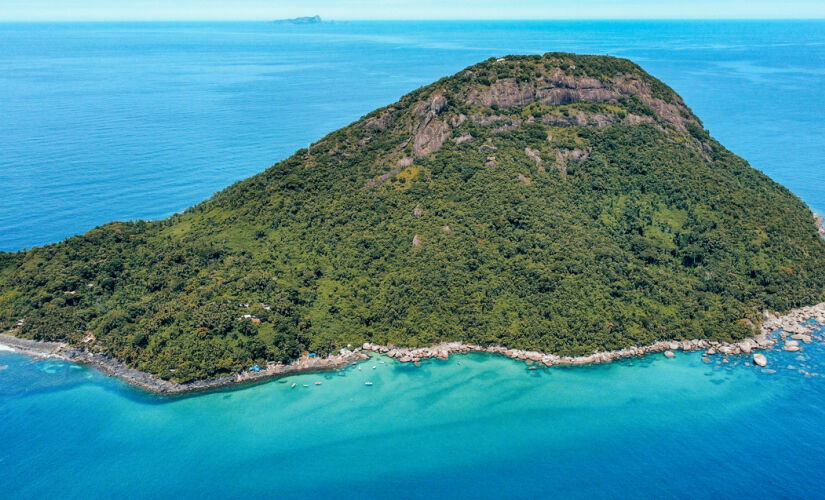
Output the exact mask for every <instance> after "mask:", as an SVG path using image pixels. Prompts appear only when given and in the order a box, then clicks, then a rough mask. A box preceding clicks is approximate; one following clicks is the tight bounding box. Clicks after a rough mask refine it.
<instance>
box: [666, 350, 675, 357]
mask: <svg viewBox="0 0 825 500" xmlns="http://www.w3.org/2000/svg"><path fill="white" fill-rule="evenodd" d="M674 356H676V355H675V354H673V351H665V357H666V358H672V357H674Z"/></svg>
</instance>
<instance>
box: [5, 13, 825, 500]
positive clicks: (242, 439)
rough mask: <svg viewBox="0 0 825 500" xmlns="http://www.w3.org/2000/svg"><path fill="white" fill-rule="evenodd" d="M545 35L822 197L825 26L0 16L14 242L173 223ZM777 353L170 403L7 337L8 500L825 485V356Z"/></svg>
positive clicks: (496, 366)
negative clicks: (631, 75) (301, 153)
mask: <svg viewBox="0 0 825 500" xmlns="http://www.w3.org/2000/svg"><path fill="white" fill-rule="evenodd" d="M548 51H572V52H583V53H593V54H611V55H616V56H621V57H628V58H631V59H633V60H634V61H636V62H638V63H639V64H640V65H642V67H644V68H645V69H646V70H647V71H649V72H650V73H651V74H653V75H654V76H656V77H658V78H660V79H662V80H663V81H664V82H665V83H667V84H668V85H670V86H671V87H673V88H674V89H675V90H676V91H677V92H678V93H679V94H681V95H682V97H683V98H684V99H685V101H686V102H687V104H688V105H689V106H690V107H691V108H692V109H693V110H694V112H695V113H696V114H697V115H698V116H699V117H700V118H702V119H703V121H704V123H705V126H706V127H707V128H708V129H709V130H710V132H711V134H712V135H713V136H714V137H716V138H717V139H719V140H720V142H722V143H723V144H724V145H725V146H727V147H728V148H729V149H731V150H732V151H733V152H735V153H737V154H739V155H740V156H742V157H744V158H745V159H747V160H748V161H749V162H750V163H751V164H752V165H753V166H754V167H756V168H758V169H760V170H762V171H763V172H765V173H766V174H768V175H769V176H771V177H772V178H773V179H775V180H776V181H778V182H780V183H781V184H783V185H785V186H787V187H788V188H789V189H790V190H791V191H792V192H794V193H795V194H796V195H798V196H799V197H800V198H801V199H802V200H804V201H805V202H806V203H808V205H809V206H811V207H812V209H814V210H815V211H818V212H820V213H825V169H823V168H822V166H823V164H825V99H823V98H822V96H823V95H825V22H822V21H816V22H814V21H811V22H804V21H793V22H791V21H783V22H758V21H748V22H744V21H742V22H740V21H736V22H733V21H713V22H472V23H471V22H338V23H331V24H322V25H307V26H289V25H274V24H270V23H134V24H128V23H115V24H105V23H96V24H80V23H64V24H0V96H2V99H0V189H2V196H0V250H2V251H16V250H20V249H24V248H31V247H32V246H37V245H43V244H47V243H50V242H55V241H59V240H61V239H63V238H65V237H68V236H70V235H72V234H76V233H81V232H84V231H86V230H88V229H91V228H92V227H95V226H96V225H99V224H102V223H105V222H107V221H110V220H132V219H138V218H144V219H157V218H162V217H165V216H168V215H170V214H172V213H175V212H178V211H181V210H183V209H185V208H186V207H188V206H191V205H192V204H194V203H197V202H198V201H200V200H203V199H205V198H207V197H209V196H210V195H211V194H212V193H214V192H216V191H219V190H220V189H222V188H223V187H226V186H228V185H230V184H231V183H233V182H235V181H237V180H240V179H242V178H244V177H246V176H249V175H251V174H254V173H256V172H259V171H261V170H263V169H264V168H266V167H268V166H269V165H271V164H273V163H275V162H277V161H279V160H281V159H284V158H286V157H288V156H289V155H290V154H291V153H292V152H294V151H295V150H296V149H298V148H301V147H305V146H306V145H308V144H309V143H311V142H314V141H316V140H317V139H319V138H320V137H322V136H323V135H324V134H326V133H328V132H331V131H333V130H335V129H337V128H339V127H341V126H343V125H346V124H347V123H350V122H352V121H354V120H356V119H358V118H359V117H360V116H362V115H364V114H366V113H367V112H369V111H371V110H372V109H374V108H377V107H380V106H384V105H387V104H390V103H392V102H395V101H396V100H397V99H398V98H399V97H400V96H402V95H403V94H405V93H407V92H409V91H411V90H413V89H415V88H417V87H419V86H421V85H424V84H427V83H430V82H432V81H434V80H436V79H438V78H440V77H442V76H445V75H449V74H453V73H455V72H457V71H459V70H461V69H462V68H464V67H466V66H469V65H471V64H473V63H476V62H478V61H480V60H483V59H486V58H489V57H498V56H503V55H507V54H517V53H518V54H525V53H543V52H548ZM768 358H769V363H770V365H769V368H770V369H769V370H761V369H756V368H754V367H752V366H745V365H744V361H745V360H744V358H731V360H730V363H728V364H723V363H722V362H721V359H714V360H713V363H711V364H705V363H703V362H702V361H701V359H700V355H699V354H698V353H693V354H683V353H678V354H677V357H676V358H675V359H672V360H669V359H666V358H664V357H663V356H661V355H653V356H649V357H647V358H644V359H636V360H633V361H622V362H618V363H614V364H611V365H609V366H592V367H579V368H550V369H539V370H535V371H529V370H527V367H526V366H525V365H524V364H522V363H518V362H515V361H512V360H508V359H504V358H498V357H494V356H487V355H481V354H474V355H468V356H458V357H453V358H452V359H451V360H449V361H438V360H431V361H426V362H422V366H421V367H419V368H416V367H414V366H411V365H410V366H408V365H401V364H398V363H396V362H395V361H393V360H389V359H382V358H376V359H375V360H372V361H368V362H366V363H364V364H362V365H360V366H361V369H360V370H359V369H358V368H357V367H350V368H348V369H346V370H344V371H341V372H332V373H328V374H320V375H319V374H311V375H301V376H293V377H289V378H287V379H282V380H280V381H271V382H268V383H264V384H261V385H257V386H253V387H246V388H239V389H235V390H230V391H222V392H213V393H208V394H201V395H194V396H189V397H183V398H174V399H168V398H160V397H156V396H151V395H148V394H145V393H142V392H140V391H137V390H135V389H132V388H130V387H128V386H127V385H125V384H124V383H123V382H121V381H119V380H115V379H111V378H107V377H105V376H103V375H101V374H99V373H97V372H95V371H94V370H90V369H87V368H84V367H80V366H78V365H73V364H70V363H63V362H59V361H55V360H33V359H30V358H27V357H23V356H20V355H17V354H15V353H10V352H7V351H0V368H2V369H0V497H4V498H35V497H36V498H42V497H61V498H110V497H113V496H121V497H129V498H172V497H174V498H189V497H193V498H227V497H249V496H252V495H255V496H266V497H275V496H277V497H284V498H293V497H294V498H299V497H300V498H303V499H307V498H330V497H353V498H387V497H389V498H447V497H449V498H455V497H457V496H459V497H466V496H474V497H481V498H506V497H511V498H544V497H551V496H553V497H556V496H560V497H582V498H584V497H586V498H594V497H596V498H601V497H625V498H631V497H632V498H637V497H664V498H667V497H692V498H719V497H733V496H743V495H747V496H750V497H756V498H777V497H783V498H800V497H803V498H812V497H818V496H822V495H823V493H822V486H821V485H822V484H824V483H825V469H823V467H822V465H823V464H825V453H823V450H825V378H823V375H825V346H822V345H820V344H811V345H806V346H805V348H804V352H803V353H802V354H800V353H785V352H769V353H768ZM381 361H383V363H382V362H381ZM372 366H375V369H373V368H372ZM772 371H775V373H771V372H772ZM813 374H816V376H814V375H813ZM315 381H321V382H322V384H321V385H315ZM366 381H371V382H373V383H374V385H372V386H366V385H365V382H366ZM293 383H295V384H296V387H295V388H292V387H291V384H293ZM304 384H306V385H308V387H303V385H304Z"/></svg>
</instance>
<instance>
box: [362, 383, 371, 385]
mask: <svg viewBox="0 0 825 500" xmlns="http://www.w3.org/2000/svg"><path fill="white" fill-rule="evenodd" d="M364 385H372V382H364Z"/></svg>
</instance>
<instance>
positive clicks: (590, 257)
mask: <svg viewBox="0 0 825 500" xmlns="http://www.w3.org/2000/svg"><path fill="white" fill-rule="evenodd" d="M765 147H770V145H767V144H766V145H765ZM112 196H117V193H112ZM823 291H825V241H823V240H822V239H821V238H820V237H819V236H818V235H817V230H816V227H815V225H814V221H813V218H812V216H811V212H810V210H809V209H808V208H807V207H806V206H805V205H804V203H802V201H800V200H799V199H798V198H797V197H796V196H794V195H793V194H791V193H790V192H789V191H788V190H787V189H785V188H784V187H782V186H780V185H778V184H777V183H775V182H773V181H772V180H771V179H769V178H768V177H766V176H765V175H763V174H762V173H760V172H758V171H756V170H754V169H753V168H751V167H750V166H749V165H748V164H747V163H746V162H745V161H743V160H742V159H741V158H739V157H737V156H735V155H734V154H732V153H731V152H729V151H728V150H726V149H725V148H724V147H723V146H722V145H721V144H719V143H718V142H716V141H715V140H714V139H712V138H711V137H709V136H708V134H707V132H706V131H705V130H704V128H703V127H702V124H701V122H700V120H699V119H698V118H697V117H696V116H694V115H693V113H692V112H691V111H690V109H689V108H688V107H687V106H686V105H685V104H684V102H683V101H682V99H681V98H680V97H679V96H678V95H676V94H675V93H674V92H673V91H672V90H671V89H670V88H668V87H667V86H666V85H664V84H663V83H661V82H660V81H658V80H656V79H655V78H653V77H651V76H650V75H648V74H647V73H645V72H644V71H643V70H642V69H640V68H639V67H638V66H637V65H635V64H633V63H631V62H629V61H627V60H623V59H616V58H611V57H598V56H577V55H571V54H559V53H551V54H546V55H544V56H526V57H521V56H510V57H506V58H503V59H498V60H497V59H490V60H488V61H485V62H483V63H480V64H478V65H475V66H472V67H469V68H467V69H466V70H464V71H461V72H460V73H458V74H456V75H454V76H451V77H448V78H444V79H442V80H440V81H438V82H436V83H433V84H432V85H429V86H427V87H424V88H421V89H419V90H416V91H414V92H412V93H410V94H408V95H406V96H404V97H403V98H402V99H401V100H400V101H399V102H397V103H395V104H393V105H391V106H388V107H385V108H382V109H379V110H376V111H375V112H373V113H371V114H369V115H367V116H365V117H364V118H362V119H360V120H359V121H357V122H355V123H353V124H351V125H349V126H347V127H345V128H343V129H341V130H338V131H335V132H333V133H331V134H329V135H328V136H326V137H324V138H322V139H321V140H319V141H318V142H316V143H315V144H313V145H312V146H311V147H310V148H309V149H302V150H300V151H298V152H296V153H295V154H294V155H293V156H292V157H290V158H288V159H286V160H284V161H282V162H280V163H278V164H276V165H274V166H272V167H271V168H269V169H268V170H266V171H264V172H262V173H260V174H258V175H256V176H254V177H251V178H249V179H246V180H244V181H241V182H238V183H237V184H235V185H233V186H231V187H229V188H227V189H226V190H224V191H222V192H220V193H218V194H216V195H215V196H214V197H212V198H211V199H209V200H207V201H205V202H203V203H201V204H199V205H197V206H195V207H192V208H191V209H189V210H187V211H186V212H185V213H183V214H179V215H175V216H173V217H171V218H169V219H166V220H162V221H156V222H144V221H137V222H114V223H111V224H107V225H105V226H102V227H99V228H96V229H94V230H92V231H89V232H88V233H86V234H84V235H80V236H75V237H72V238H69V239H67V240H66V241H63V242H61V243H57V244H53V245H48V246H44V247H40V248H35V249H32V250H30V251H26V252H19V253H6V254H0V330H12V333H13V334H14V335H17V336H21V337H26V338H35V339H48V340H57V339H60V340H65V341H68V342H70V343H72V344H76V345H83V346H86V347H88V348H89V349H93V350H96V351H100V352H103V353H106V354H108V355H111V356H113V357H116V358H118V359H120V360H122V361H124V362H125V363H127V364H128V365H130V366H132V367H135V368H138V369H140V370H144V371H147V372H150V373H152V374H154V375H157V376H159V377H162V378H171V379H174V380H177V381H181V382H185V381H189V380H193V379H199V378H207V377H214V376H218V375H223V374H228V373H234V372H237V371H239V370H242V369H244V368H245V367H249V366H250V365H252V364H255V363H258V364H261V363H263V362H265V361H267V360H270V361H273V360H274V361H284V362H286V361H289V360H291V359H294V358H295V357H297V356H299V355H300V353H301V352H303V351H307V350H309V351H313V352H317V353H319V354H321V355H323V354H326V353H327V352H330V351H334V350H337V349H339V348H341V347H345V346H347V344H353V345H358V344H360V343H362V342H365V341H370V342H375V343H379V344H387V343H392V344H395V345H399V346H417V345H427V344H432V343H436V342H439V341H442V340H461V341H465V342H468V343H477V344H482V345H488V344H496V345H505V346H508V347H514V348H529V349H536V350H540V351H545V352H554V353H558V354H564V355H581V354H587V353H591V352H593V351H594V350H605V349H616V348H622V347H626V346H630V345H641V344H649V343H652V342H654V341H656V340H663V339H688V338H709V339H719V340H733V339H737V338H742V337H745V336H749V335H751V334H752V332H753V331H752V328H753V325H754V324H758V322H759V320H760V312H761V311H762V310H764V309H766V308H767V309H772V310H778V311H782V310H787V309H790V308H793V307H796V306H800V305H805V304H811V303H815V302H819V301H822V300H823V299H825V294H823ZM21 320H22V321H21Z"/></svg>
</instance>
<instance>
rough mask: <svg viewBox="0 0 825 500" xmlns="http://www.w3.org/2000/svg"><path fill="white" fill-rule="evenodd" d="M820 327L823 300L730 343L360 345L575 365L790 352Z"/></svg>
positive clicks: (404, 354)
mask: <svg viewBox="0 0 825 500" xmlns="http://www.w3.org/2000/svg"><path fill="white" fill-rule="evenodd" d="M811 321H813V323H811ZM822 326H825V302H822V303H820V304H816V305H813V306H808V307H802V308H799V309H794V310H793V311H791V312H789V313H787V314H784V315H775V314H771V313H768V312H766V313H765V320H764V321H763V322H762V324H761V327H760V331H759V333H758V334H757V335H755V336H753V337H750V338H747V339H744V340H741V341H739V342H734V343H727V342H716V341H710V340H682V341H661V342H656V343H655V344H651V345H648V346H642V347H629V348H626V349H620V350H616V351H607V352H597V353H594V354H590V355H588V356H577V357H571V356H557V355H555V354H546V353H542V352H538V351H525V350H520V349H508V348H506V347H501V346H491V347H484V346H479V345H473V344H464V343H462V342H444V343H441V344H438V345H434V346H430V347H418V348H399V347H394V346H382V345H377V344H371V343H365V344H364V345H363V346H362V350H364V351H370V352H375V353H380V354H384V355H385V356H388V357H390V358H394V359H397V360H398V361H400V362H402V363H409V362H413V363H416V362H419V361H421V360H423V359H429V358H438V359H449V357H450V355H453V354H467V353H470V352H486V353H490V354H498V355H501V356H506V357H508V358H511V359H515V360H520V361H529V362H532V363H536V364H540V365H544V366H578V365H590V364H600V363H609V362H611V361H616V360H619V359H624V358H632V357H640V356H645V355H647V354H654V353H660V352H663V353H665V355H666V356H667V357H672V354H673V351H698V350H705V352H706V354H708V355H713V354H717V353H718V354H722V355H725V356H728V355H731V356H732V355H737V354H750V353H752V352H753V351H757V350H764V349H770V348H772V347H774V346H775V345H776V344H777V342H779V341H780V340H781V341H783V342H784V349H785V350H789V351H790V350H796V349H794V347H796V348H797V349H798V342H799V341H802V342H806V343H807V342H811V341H813V340H814V338H813V337H812V335H811V334H812V333H813V332H814V331H815V330H816V329H818V328H821V327H822ZM777 331H779V335H778V338H775V337H774V336H772V334H773V333H775V332H777Z"/></svg>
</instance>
